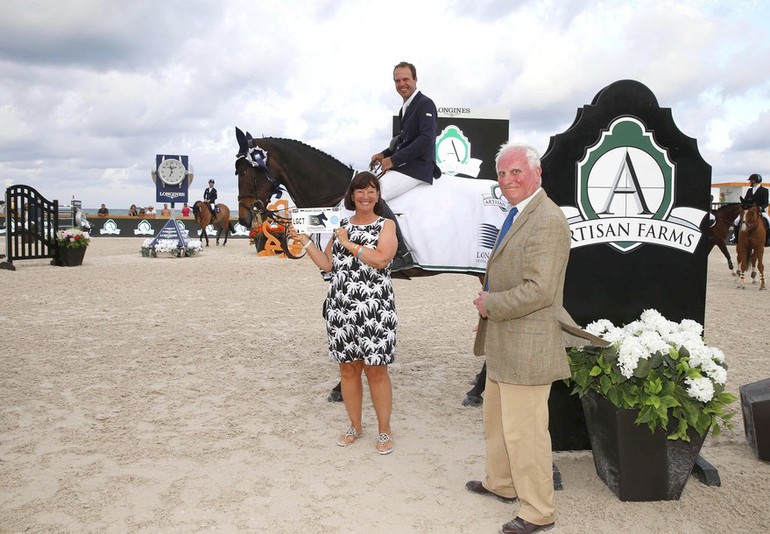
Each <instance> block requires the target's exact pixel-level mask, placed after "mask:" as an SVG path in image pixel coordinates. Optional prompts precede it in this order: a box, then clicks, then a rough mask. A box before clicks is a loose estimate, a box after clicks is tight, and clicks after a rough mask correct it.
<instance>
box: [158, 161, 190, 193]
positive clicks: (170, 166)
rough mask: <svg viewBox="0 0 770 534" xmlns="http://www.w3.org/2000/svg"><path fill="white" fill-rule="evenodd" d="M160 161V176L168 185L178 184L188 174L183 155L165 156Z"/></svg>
mask: <svg viewBox="0 0 770 534" xmlns="http://www.w3.org/2000/svg"><path fill="white" fill-rule="evenodd" d="M163 158H164V159H162V160H161V162H160V163H158V171H157V172H158V178H160V180H161V181H162V182H163V183H164V184H166V185H174V186H178V185H179V184H181V183H182V181H183V180H184V179H185V176H187V168H186V167H185V166H184V163H182V158H181V156H163Z"/></svg>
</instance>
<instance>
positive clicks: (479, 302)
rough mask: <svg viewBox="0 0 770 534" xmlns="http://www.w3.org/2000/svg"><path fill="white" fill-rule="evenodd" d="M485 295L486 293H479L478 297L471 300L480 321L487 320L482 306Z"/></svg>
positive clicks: (485, 311)
mask: <svg viewBox="0 0 770 534" xmlns="http://www.w3.org/2000/svg"><path fill="white" fill-rule="evenodd" d="M487 295H489V292H488V291H479V296H478V297H476V298H475V299H474V300H473V305H474V306H476V309H477V310H478V311H479V316H481V318H482V319H486V318H487V308H486V307H485V306H484V300H485V299H486V298H487Z"/></svg>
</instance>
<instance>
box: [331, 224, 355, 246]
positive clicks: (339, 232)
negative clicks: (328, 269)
mask: <svg viewBox="0 0 770 534" xmlns="http://www.w3.org/2000/svg"><path fill="white" fill-rule="evenodd" d="M334 235H335V236H336V237H337V240H338V241H339V242H340V245H342V246H343V247H345V248H348V245H350V244H351V243H350V239H348V231H347V230H345V229H344V228H342V227H339V228H337V229H336V230H335V231H334Z"/></svg>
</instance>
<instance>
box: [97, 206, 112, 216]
mask: <svg viewBox="0 0 770 534" xmlns="http://www.w3.org/2000/svg"><path fill="white" fill-rule="evenodd" d="M96 214H97V215H98V216H99V217H107V216H108V215H109V214H110V210H108V209H107V206H105V205H104V204H102V207H101V208H99V211H97V212H96Z"/></svg>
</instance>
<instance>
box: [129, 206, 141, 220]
mask: <svg viewBox="0 0 770 534" xmlns="http://www.w3.org/2000/svg"><path fill="white" fill-rule="evenodd" d="M128 215H129V216H130V217H136V216H137V215H139V212H138V211H136V204H131V207H130V208H128Z"/></svg>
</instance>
